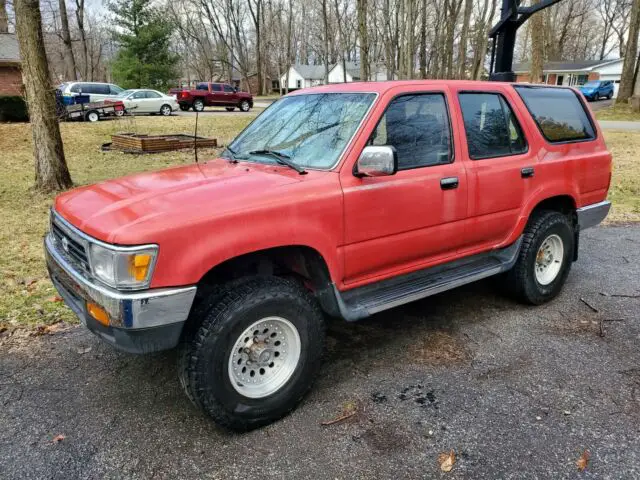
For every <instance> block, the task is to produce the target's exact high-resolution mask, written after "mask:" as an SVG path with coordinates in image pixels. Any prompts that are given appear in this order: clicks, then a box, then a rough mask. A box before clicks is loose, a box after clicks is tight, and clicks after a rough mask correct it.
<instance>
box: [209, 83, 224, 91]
mask: <svg viewBox="0 0 640 480" xmlns="http://www.w3.org/2000/svg"><path fill="white" fill-rule="evenodd" d="M211 91H213V92H221V91H222V85H220V84H219V83H214V84H212V85H211Z"/></svg>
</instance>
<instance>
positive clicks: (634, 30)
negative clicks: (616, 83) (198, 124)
mask: <svg viewBox="0 0 640 480" xmlns="http://www.w3.org/2000/svg"><path fill="white" fill-rule="evenodd" d="M639 23H640V0H633V6H632V7H631V19H630V21H629V36H628V40H627V49H626V50H625V53H624V63H623V64H622V75H621V77H620V90H618V98H617V99H616V103H626V102H627V101H628V100H629V98H631V96H632V95H633V87H634V85H633V77H634V73H635V70H636V60H637V58H636V57H637V56H638V27H640V25H639Z"/></svg>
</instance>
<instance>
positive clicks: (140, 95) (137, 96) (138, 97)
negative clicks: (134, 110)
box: [132, 92, 147, 100]
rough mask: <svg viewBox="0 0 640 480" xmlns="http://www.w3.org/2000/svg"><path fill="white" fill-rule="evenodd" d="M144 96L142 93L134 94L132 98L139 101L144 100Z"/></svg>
mask: <svg viewBox="0 0 640 480" xmlns="http://www.w3.org/2000/svg"><path fill="white" fill-rule="evenodd" d="M146 97H147V96H146V94H145V93H144V92H136V93H134V94H133V97H132V98H135V99H136V100H139V99H141V98H146Z"/></svg>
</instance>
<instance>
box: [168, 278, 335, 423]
mask: <svg viewBox="0 0 640 480" xmlns="http://www.w3.org/2000/svg"><path fill="white" fill-rule="evenodd" d="M268 316H280V317H283V318H286V319H288V320H289V321H290V322H291V323H292V324H293V325H295V327H296V329H297V331H298V333H299V335H300V342H301V351H300V359H299V361H298V364H297V366H296V368H295V370H294V372H293V374H292V376H291V378H289V380H288V381H287V382H286V383H285V384H284V385H283V386H282V387H281V388H280V389H278V390H277V391H275V392H274V393H272V394H271V395H269V396H266V397H263V398H255V399H254V398H248V397H245V396H243V395H241V394H240V393H239V392H238V391H236V389H235V388H234V387H233V386H232V384H231V380H230V378H229V373H228V362H229V356H230V354H231V350H232V349H233V348H234V345H235V342H236V340H237V339H238V338H239V336H240V334H241V333H242V332H243V331H244V330H245V329H246V328H247V327H248V326H250V325H251V324H252V323H253V322H255V321H257V320H259V319H261V318H265V317H268ZM188 323H189V324H190V326H187V327H186V328H187V330H186V331H185V336H184V339H183V341H182V342H181V346H180V352H179V355H178V367H179V376H180V380H181V384H182V386H183V388H184V390H185V393H186V394H187V396H188V397H189V398H190V399H191V400H192V401H193V403H194V404H195V405H196V406H198V407H199V408H201V409H202V410H204V412H205V413H207V414H208V415H210V416H211V417H212V418H213V419H214V420H215V421H216V422H217V423H218V424H220V425H222V426H224V427H226V428H229V429H231V430H236V431H247V430H251V429H253V428H257V427H260V426H263V425H266V424H268V423H271V422H273V421H275V420H278V419H279V418H282V417H283V416H285V415H287V414H288V413H289V412H291V411H292V410H293V409H294V408H295V407H296V406H297V405H298V403H299V402H300V400H301V399H302V397H303V396H304V395H305V393H307V391H308V390H309V389H310V388H311V386H312V384H313V381H314V380H315V377H316V375H317V373H318V370H319V368H320V366H321V363H322V355H323V351H324V341H325V324H324V318H323V315H322V312H321V310H320V307H319V306H318V303H317V302H316V300H315V299H314V298H313V296H312V295H311V294H310V293H309V292H308V291H307V290H306V289H305V288H304V287H303V286H302V285H300V284H298V283H297V282H295V281H293V280H288V279H283V278H278V277H249V278H247V279H244V280H241V281H236V282H234V283H233V284H229V285H227V286H223V287H221V288H220V289H218V290H215V291H213V292H212V293H211V294H209V295H208V296H207V297H206V298H205V299H203V300H202V301H201V302H200V304H199V305H198V306H197V307H196V308H194V311H193V312H192V314H191V316H190V319H189V322H188Z"/></svg>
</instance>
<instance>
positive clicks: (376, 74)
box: [280, 62, 387, 90]
mask: <svg viewBox="0 0 640 480" xmlns="http://www.w3.org/2000/svg"><path fill="white" fill-rule="evenodd" d="M346 67H347V82H358V81H360V65H359V64H358V63H355V62H346ZM371 77H372V78H371V80H372V81H377V82H381V81H384V80H387V72H386V70H385V68H384V66H383V65H376V66H374V68H373V69H372V72H371ZM286 78H287V75H286V74H284V75H283V76H282V77H281V78H280V84H281V85H282V86H283V88H284V86H285V85H286V84H287V80H286ZM343 82H344V70H343V68H342V62H338V63H336V64H335V65H331V66H330V67H329V83H343ZM324 83H325V82H324V65H299V64H296V65H291V66H290V67H289V90H296V89H299V88H309V87H315V86H317V85H323V84H324Z"/></svg>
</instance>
